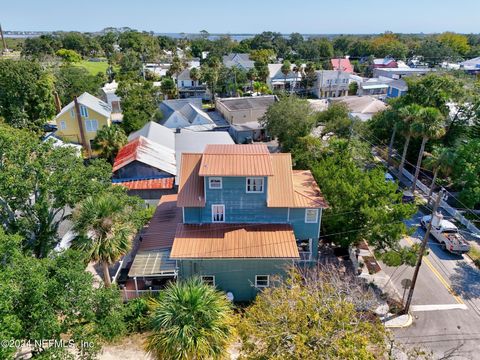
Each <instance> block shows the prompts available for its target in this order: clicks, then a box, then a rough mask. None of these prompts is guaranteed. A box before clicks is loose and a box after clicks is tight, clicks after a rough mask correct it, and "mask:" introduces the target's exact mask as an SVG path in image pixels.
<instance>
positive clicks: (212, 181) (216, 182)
mask: <svg viewBox="0 0 480 360" xmlns="http://www.w3.org/2000/svg"><path fill="white" fill-rule="evenodd" d="M222 185H223V184H222V178H221V177H211V178H209V179H208V188H209V189H221V188H222Z"/></svg>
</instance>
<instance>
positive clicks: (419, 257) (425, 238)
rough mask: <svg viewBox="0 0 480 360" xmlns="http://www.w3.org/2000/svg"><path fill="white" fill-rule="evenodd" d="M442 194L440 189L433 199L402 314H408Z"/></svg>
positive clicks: (442, 191)
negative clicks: (430, 213)
mask: <svg viewBox="0 0 480 360" xmlns="http://www.w3.org/2000/svg"><path fill="white" fill-rule="evenodd" d="M443 194H444V190H443V189H442V190H440V191H439V192H438V194H437V198H436V199H435V205H433V210H432V215H431V218H430V222H429V223H428V226H427V231H425V237H424V238H423V241H422V244H421V245H420V251H419V254H418V259H417V264H416V265H415V272H414V273H413V278H412V283H411V286H410V290H409V291H408V297H407V303H406V304H405V308H404V309H403V313H404V314H408V310H410V304H411V303H412V297H413V291H414V290H415V284H416V283H417V277H418V272H419V271H420V266H421V265H422V257H423V253H424V252H425V248H426V247H427V242H428V238H429V236H430V230H431V229H432V223H433V217H434V216H435V215H436V213H437V209H438V205H439V204H440V200H441V199H442V198H443Z"/></svg>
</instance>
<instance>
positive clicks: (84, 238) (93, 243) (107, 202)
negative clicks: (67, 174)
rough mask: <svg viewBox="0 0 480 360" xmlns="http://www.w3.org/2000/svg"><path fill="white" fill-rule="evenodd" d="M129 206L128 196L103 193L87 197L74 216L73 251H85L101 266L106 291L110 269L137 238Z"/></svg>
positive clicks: (109, 283)
mask: <svg viewBox="0 0 480 360" xmlns="http://www.w3.org/2000/svg"><path fill="white" fill-rule="evenodd" d="M130 204H131V199H130V198H129V196H128V195H126V194H125V193H120V192H118V191H112V192H103V193H100V194H97V195H95V196H89V197H87V198H86V199H85V200H83V201H82V202H81V203H80V204H79V205H78V206H77V208H76V209H75V210H74V212H73V230H74V232H75V233H76V234H77V236H76V237H75V239H74V241H73V242H72V247H73V248H75V249H79V250H82V251H85V252H86V253H87V254H88V259H89V260H90V261H95V262H97V263H101V265H102V267H103V278H104V281H105V286H106V287H110V285H111V281H110V275H109V272H108V267H109V265H111V264H113V263H115V262H116V261H118V260H119V259H120V258H121V257H122V256H124V255H125V254H127V253H128V252H129V251H130V248H131V241H132V238H133V236H134V235H135V231H136V229H135V225H134V223H133V217H132V213H133V211H134V209H133V208H132V206H130Z"/></svg>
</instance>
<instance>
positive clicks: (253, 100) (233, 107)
mask: <svg viewBox="0 0 480 360" xmlns="http://www.w3.org/2000/svg"><path fill="white" fill-rule="evenodd" d="M218 101H219V102H221V103H222V104H223V105H225V107H226V108H227V109H228V110H229V111H237V110H251V109H267V108H268V107H269V106H270V105H272V104H273V103H274V102H275V101H276V96H275V95H263V96H252V97H248V96H246V97H235V98H221V99H218Z"/></svg>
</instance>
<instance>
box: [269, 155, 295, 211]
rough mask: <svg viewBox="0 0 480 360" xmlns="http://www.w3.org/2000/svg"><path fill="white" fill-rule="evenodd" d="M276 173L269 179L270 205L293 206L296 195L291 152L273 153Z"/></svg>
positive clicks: (272, 157)
mask: <svg viewBox="0 0 480 360" xmlns="http://www.w3.org/2000/svg"><path fill="white" fill-rule="evenodd" d="M271 159H272V165H273V172H274V175H273V176H272V177H270V178H269V179H268V189H267V191H268V197H267V206H268V207H293V206H294V205H295V196H294V192H293V182H292V157H291V156H290V154H272V155H271Z"/></svg>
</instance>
